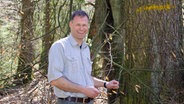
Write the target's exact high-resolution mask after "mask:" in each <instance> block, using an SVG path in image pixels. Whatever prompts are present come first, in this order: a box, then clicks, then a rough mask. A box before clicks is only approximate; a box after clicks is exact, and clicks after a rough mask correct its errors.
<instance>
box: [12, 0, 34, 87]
mask: <svg viewBox="0 0 184 104" xmlns="http://www.w3.org/2000/svg"><path fill="white" fill-rule="evenodd" d="M33 12H34V5H33V2H32V0H22V19H21V40H20V45H19V47H20V51H19V52H20V54H19V60H18V61H19V62H18V69H17V75H16V77H15V79H16V80H17V81H16V83H17V84H25V83H28V82H29V81H31V80H32V68H33V61H34V60H33V59H34V49H33V44H32V41H31V40H32V39H33V37H34V36H33Z"/></svg>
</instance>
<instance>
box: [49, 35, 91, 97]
mask: <svg viewBox="0 0 184 104" xmlns="http://www.w3.org/2000/svg"><path fill="white" fill-rule="evenodd" d="M91 71H92V62H91V59H90V50H89V47H88V45H87V44H86V43H85V42H83V43H82V47H81V48H80V46H79V45H78V44H77V42H76V41H75V39H74V38H73V36H72V35H69V36H68V37H65V38H63V39H60V40H58V41H56V42H55V43H54V44H53V45H52V46H51V48H50V50H49V65H48V81H49V83H50V82H51V81H52V80H55V79H58V78H60V77H62V76H64V77H66V78H67V79H68V80H70V81H72V82H74V83H77V84H80V85H82V86H94V82H93V80H92V76H91ZM54 93H55V95H56V96H57V97H61V98H65V97H68V96H71V97H86V95H84V94H82V93H73V92H65V91H63V90H61V89H58V88H57V87H55V86H54Z"/></svg>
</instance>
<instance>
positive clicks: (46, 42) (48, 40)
mask: <svg viewBox="0 0 184 104" xmlns="http://www.w3.org/2000/svg"><path fill="white" fill-rule="evenodd" d="M45 1H46V2H45V3H46V6H45V12H44V13H45V19H44V20H45V31H44V33H45V36H44V37H43V39H42V53H41V63H40V65H39V66H40V69H43V71H44V74H46V73H47V68H48V64H47V63H48V52H49V48H50V46H51V45H52V43H53V36H52V35H51V34H50V31H51V23H50V21H51V19H50V13H51V9H50V8H51V7H50V0H45Z"/></svg>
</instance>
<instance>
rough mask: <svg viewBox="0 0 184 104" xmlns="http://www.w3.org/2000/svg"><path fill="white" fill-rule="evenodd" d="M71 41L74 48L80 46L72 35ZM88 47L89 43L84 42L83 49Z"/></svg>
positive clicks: (70, 36)
mask: <svg viewBox="0 0 184 104" xmlns="http://www.w3.org/2000/svg"><path fill="white" fill-rule="evenodd" d="M69 41H70V43H71V45H72V46H79V45H78V43H77V41H76V40H75V39H74V37H73V36H72V35H71V34H70V35H69ZM79 47H80V46H79ZM86 47H87V43H86V42H85V41H83V42H82V48H86Z"/></svg>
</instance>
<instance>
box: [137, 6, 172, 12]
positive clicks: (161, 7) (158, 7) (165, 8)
mask: <svg viewBox="0 0 184 104" xmlns="http://www.w3.org/2000/svg"><path fill="white" fill-rule="evenodd" d="M172 8H175V6H172V5H170V4H166V5H155V4H154V5H149V6H142V7H139V8H138V9H137V10H136V12H142V11H151V10H170V9H172Z"/></svg>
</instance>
